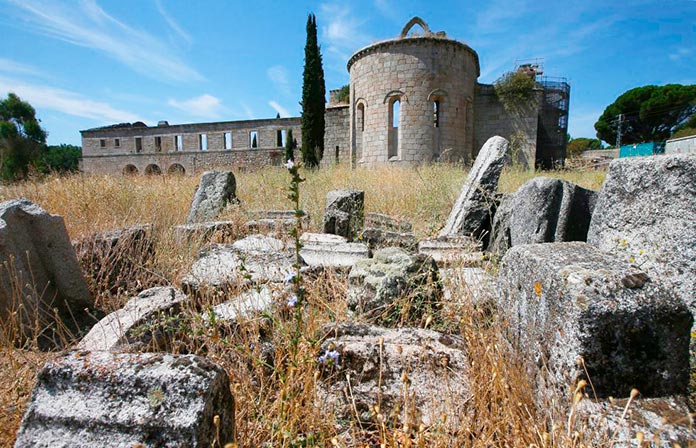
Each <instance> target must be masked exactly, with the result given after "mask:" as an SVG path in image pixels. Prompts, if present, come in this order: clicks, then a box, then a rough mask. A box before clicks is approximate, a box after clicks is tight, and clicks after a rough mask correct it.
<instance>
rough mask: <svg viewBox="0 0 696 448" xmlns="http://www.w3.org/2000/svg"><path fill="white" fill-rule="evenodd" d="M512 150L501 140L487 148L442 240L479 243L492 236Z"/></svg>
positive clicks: (462, 191)
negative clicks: (452, 237)
mask: <svg viewBox="0 0 696 448" xmlns="http://www.w3.org/2000/svg"><path fill="white" fill-rule="evenodd" d="M508 146H509V145H508V141H507V140H505V139H504V138H503V137H498V136H495V137H491V138H489V139H488V141H487V142H486V143H485V144H484V145H483V147H482V148H481V151H480V152H479V154H478V156H477V157H476V161H475V162H474V166H473V167H472V168H471V171H470V172H469V175H468V176H467V178H466V182H465V183H464V186H463V187H462V190H461V192H460V193H459V197H458V198H457V201H456V202H455V203H454V206H453V207H452V211H451V212H450V215H449V217H448V218H447V222H446V223H445V227H444V228H443V229H442V230H441V231H440V234H439V236H441V237H444V236H450V235H463V236H471V237H474V238H476V239H479V238H481V237H483V236H484V235H485V234H487V233H488V232H490V229H491V223H492V221H493V214H494V212H495V206H496V203H497V200H496V191H497V190H498V180H499V178H500V173H501V172H502V170H503V167H504V166H505V163H506V162H507V161H508V160H509V158H510V154H509V149H508Z"/></svg>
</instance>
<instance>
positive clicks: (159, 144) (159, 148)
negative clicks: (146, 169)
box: [155, 137, 162, 152]
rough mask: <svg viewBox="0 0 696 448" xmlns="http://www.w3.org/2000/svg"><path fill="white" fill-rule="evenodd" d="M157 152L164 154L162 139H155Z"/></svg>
mask: <svg viewBox="0 0 696 448" xmlns="http://www.w3.org/2000/svg"><path fill="white" fill-rule="evenodd" d="M155 151H157V152H162V137H155Z"/></svg>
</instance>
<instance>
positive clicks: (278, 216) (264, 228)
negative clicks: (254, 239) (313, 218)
mask: <svg viewBox="0 0 696 448" xmlns="http://www.w3.org/2000/svg"><path fill="white" fill-rule="evenodd" d="M248 215H249V216H250V217H251V218H252V219H251V220H250V221H247V222H246V223H245V227H246V228H247V231H249V232H254V233H267V232H275V233H284V234H288V235H289V233H290V231H291V230H292V229H294V228H295V227H296V226H297V218H296V217H295V211H294V210H254V211H251V212H249V213H248ZM309 222H310V218H309V215H305V216H303V217H302V218H301V219H300V225H301V227H302V228H307V226H309Z"/></svg>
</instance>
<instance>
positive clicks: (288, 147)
mask: <svg viewBox="0 0 696 448" xmlns="http://www.w3.org/2000/svg"><path fill="white" fill-rule="evenodd" d="M295 148H297V140H295V139H293V138H292V129H288V133H287V135H286V137H285V161H286V162H287V161H288V160H295Z"/></svg>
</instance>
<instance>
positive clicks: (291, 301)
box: [286, 295, 297, 307]
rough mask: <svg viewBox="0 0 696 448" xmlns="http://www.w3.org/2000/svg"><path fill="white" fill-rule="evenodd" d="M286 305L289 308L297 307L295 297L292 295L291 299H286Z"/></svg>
mask: <svg viewBox="0 0 696 448" xmlns="http://www.w3.org/2000/svg"><path fill="white" fill-rule="evenodd" d="M286 304H287V306H289V307H293V306H295V305H297V296H295V295H293V296H292V297H290V298H289V299H288V301H287V302H286Z"/></svg>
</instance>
